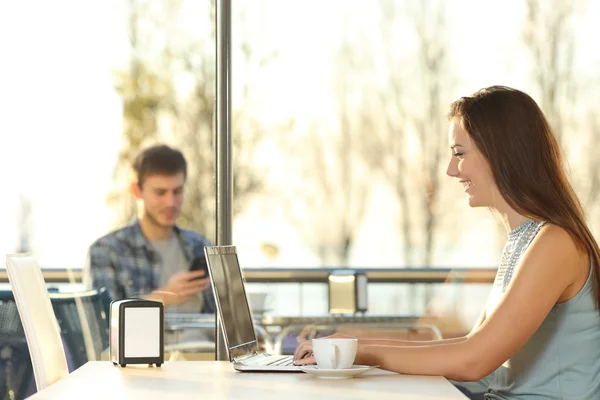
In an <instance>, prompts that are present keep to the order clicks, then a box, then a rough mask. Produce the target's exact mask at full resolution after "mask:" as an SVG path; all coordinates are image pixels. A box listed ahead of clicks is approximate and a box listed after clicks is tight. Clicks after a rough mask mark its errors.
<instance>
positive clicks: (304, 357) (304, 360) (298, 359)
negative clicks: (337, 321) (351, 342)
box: [294, 333, 350, 365]
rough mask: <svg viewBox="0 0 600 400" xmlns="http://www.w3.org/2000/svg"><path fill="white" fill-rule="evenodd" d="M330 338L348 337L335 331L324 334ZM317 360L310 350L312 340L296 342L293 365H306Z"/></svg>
mask: <svg viewBox="0 0 600 400" xmlns="http://www.w3.org/2000/svg"><path fill="white" fill-rule="evenodd" d="M326 337H328V338H331V339H345V338H350V336H348V335H344V334H343V333H336V334H333V335H331V336H326ZM316 363H317V360H316V359H315V356H314V354H313V351H312V340H302V341H300V342H299V343H298V347H296V351H295V352H294V364H295V365H308V364H316Z"/></svg>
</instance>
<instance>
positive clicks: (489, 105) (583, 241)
mask: <svg viewBox="0 0 600 400" xmlns="http://www.w3.org/2000/svg"><path fill="white" fill-rule="evenodd" d="M448 116H449V118H450V119H451V120H452V119H456V120H457V121H458V122H460V123H461V126H462V128H463V129H464V130H465V131H466V132H467V134H468V135H469V136H470V137H471V139H472V140H473V142H474V143H475V146H476V147H477V149H478V150H479V151H480V152H481V153H482V154H483V155H484V156H485V157H486V158H487V160H488V162H489V164H490V168H491V171H492V175H493V177H494V180H495V182H496V186H497V187H498V189H499V191H500V193H501V194H502V197H503V198H504V200H506V202H507V203H508V205H509V206H510V207H512V208H513V209H514V210H515V211H517V212H518V213H519V214H521V215H523V216H524V217H527V218H529V219H532V220H534V221H547V222H550V223H552V224H555V225H557V226H560V227H562V228H563V229H565V230H566V231H567V232H569V234H570V235H571V237H572V238H573V239H574V240H575V242H576V243H577V245H578V246H580V248H581V249H585V251H586V252H587V253H588V254H589V256H590V257H591V259H592V261H593V263H592V268H593V270H592V280H593V285H594V297H595V304H596V309H600V248H598V243H597V242H596V240H595V239H594V236H593V235H592V233H591V231H590V230H589V228H588V226H587V224H586V221H585V215H584V211H583V207H582V205H581V202H580V201H579V198H578V197H577V195H576V194H575V191H574V190H573V187H572V186H571V184H570V183H569V180H568V178H567V175H566V173H565V170H564V167H563V159H562V155H561V150H560V146H559V145H558V143H557V141H556V138H555V136H554V133H553V131H552V128H551V127H550V124H549V123H548V120H547V119H546V117H545V115H544V113H543V112H542V110H541V109H540V108H539V107H538V105H537V104H536V102H535V101H534V100H533V99H532V98H531V97H530V96H529V95H527V94H526V93H523V92H521V91H518V90H516V89H511V88H508V87H505V86H492V87H489V88H486V89H482V90H480V91H478V92H476V93H475V94H473V95H472V96H469V97H462V98H460V99H459V100H457V101H455V102H454V103H452V105H451V106H450V112H449V115H448Z"/></svg>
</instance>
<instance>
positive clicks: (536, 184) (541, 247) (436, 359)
mask: <svg viewBox="0 0 600 400" xmlns="http://www.w3.org/2000/svg"><path fill="white" fill-rule="evenodd" d="M449 118H450V129H449V146H450V150H451V159H450V162H449V165H448V170H447V174H448V175H449V176H450V177H452V178H455V179H456V180H458V182H459V183H460V184H461V185H462V186H463V188H464V191H465V194H466V196H467V199H468V202H469V205H470V206H471V207H489V208H491V209H493V210H495V212H496V213H497V214H498V215H499V216H500V217H501V218H502V220H503V222H504V225H505V226H506V230H507V232H508V240H507V243H506V246H505V247H504V250H503V252H502V256H501V259H500V265H499V267H498V273H497V275H496V279H495V281H494V284H493V287H492V291H491V294H490V297H489V299H488V302H487V304H486V307H485V308H484V310H483V312H482V314H481V317H480V318H479V321H478V322H477V324H476V326H475V327H474V328H473V330H472V331H471V332H470V333H469V334H468V335H467V336H465V337H463V338H455V339H448V340H439V341H431V342H407V341H399V340H398V341H396V340H377V339H365V340H362V339H359V350H358V353H357V358H356V361H355V363H356V364H380V365H381V367H382V368H385V369H387V370H391V371H396V372H400V373H404V374H422V375H442V376H445V377H447V378H449V379H452V380H455V381H456V382H455V384H456V385H458V386H459V387H460V388H462V389H463V391H465V392H466V393H468V394H471V395H472V396H473V397H474V398H482V397H483V398H485V399H541V398H544V399H563V398H564V399H592V398H594V399H595V398H600V313H599V311H598V308H599V305H600V269H599V267H600V249H599V248H598V244H597V243H596V241H595V240H594V238H593V236H592V234H591V233H590V230H589V229H588V227H587V225H586V222H585V218H584V213H583V209H582V207H581V204H580V202H579V200H578V198H577V196H576V194H575V192H574V191H573V188H572V187H571V185H570V184H569V182H568V180H567V177H566V174H565V172H564V169H563V165H562V158H561V154H560V149H559V146H558V143H557V142H556V139H555V137H554V135H553V133H552V129H551V128H550V126H549V124H548V121H547V120H546V118H545V116H544V114H543V113H542V111H541V110H540V108H539V107H538V106H537V104H536V103H535V101H534V100H533V99H532V98H531V97H529V96H528V95H527V94H525V93H523V92H520V91H518V90H515V89H511V88H508V87H502V86H493V87H489V88H486V89H483V90H480V91H479V92H477V93H475V94H474V95H472V96H470V97H463V98H461V99H459V100H457V101H456V102H454V103H453V104H452V105H451V107H450V113H449ZM311 350H312V348H311V343H310V341H306V342H303V343H301V344H300V345H299V346H298V349H297V350H296V354H295V358H296V363H297V364H310V363H314V357H313V356H312V351H311Z"/></svg>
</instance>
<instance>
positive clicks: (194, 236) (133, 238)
mask: <svg viewBox="0 0 600 400" xmlns="http://www.w3.org/2000/svg"><path fill="white" fill-rule="evenodd" d="M175 233H176V234H177V236H178V238H179V240H180V243H181V247H182V249H183V252H184V253H185V256H186V258H187V259H188V261H189V262H190V263H191V261H192V260H193V259H195V258H197V257H204V246H210V242H209V241H208V240H207V239H206V238H205V237H204V236H202V235H201V234H199V233H197V232H193V231H188V230H185V229H182V228H179V227H175ZM160 269H161V260H160V256H159V255H158V254H157V253H156V251H155V250H154V248H153V247H152V245H151V244H150V242H149V241H148V240H147V239H146V237H145V236H144V234H143V233H142V229H141V228H140V224H139V222H138V221H137V220H135V221H134V222H132V223H131V224H130V225H127V226H125V227H123V228H121V229H118V230H116V231H114V232H112V233H109V234H108V235H106V236H104V237H102V238H100V239H98V240H97V241H96V242H94V244H92V245H91V246H90V249H89V251H88V255H87V262H86V265H85V268H84V271H83V283H84V285H85V286H86V287H87V288H88V289H99V288H102V287H105V288H107V289H108V291H109V293H110V295H111V297H112V299H113V300H119V299H123V298H132V297H141V296H144V295H146V294H149V293H150V292H152V291H153V290H155V289H158V287H157V282H158V280H159V277H160ZM198 311H199V312H203V313H214V312H215V298H214V295H213V291H212V288H211V287H210V286H209V287H208V289H206V290H205V291H204V292H203V302H202V310H198Z"/></svg>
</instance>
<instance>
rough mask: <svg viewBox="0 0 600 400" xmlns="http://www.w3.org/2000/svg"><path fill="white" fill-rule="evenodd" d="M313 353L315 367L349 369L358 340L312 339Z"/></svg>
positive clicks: (354, 355)
mask: <svg viewBox="0 0 600 400" xmlns="http://www.w3.org/2000/svg"><path fill="white" fill-rule="evenodd" d="M312 346H313V353H314V355H315V359H316V360H317V365H318V366H319V368H322V369H345V368H350V367H351V366H352V364H353V363H354V359H355V358H356V350H357V348H358V340H357V339H350V338H343V339H333V338H332V339H329V338H321V339H313V340H312Z"/></svg>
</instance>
